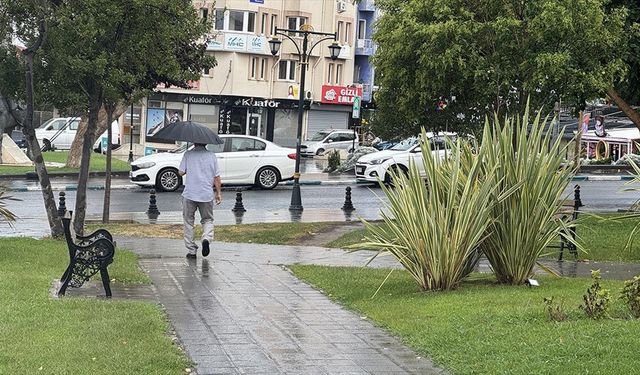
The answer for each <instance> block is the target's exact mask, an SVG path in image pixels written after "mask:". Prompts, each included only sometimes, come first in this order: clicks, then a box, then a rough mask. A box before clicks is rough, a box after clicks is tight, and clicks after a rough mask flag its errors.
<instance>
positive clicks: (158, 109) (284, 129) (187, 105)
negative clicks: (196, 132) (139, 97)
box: [143, 92, 298, 148]
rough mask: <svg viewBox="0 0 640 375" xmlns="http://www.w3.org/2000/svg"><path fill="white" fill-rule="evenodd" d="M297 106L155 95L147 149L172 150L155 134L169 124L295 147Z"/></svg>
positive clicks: (231, 98)
mask: <svg viewBox="0 0 640 375" xmlns="http://www.w3.org/2000/svg"><path fill="white" fill-rule="evenodd" d="M297 107H298V102H297V101H296V100H290V99H264V98H256V97H242V96H224V95H220V96H216V95H193V94H177V93H162V92H159V93H153V94H152V95H150V96H149V97H148V98H147V106H146V109H145V110H146V116H145V119H146V121H145V122H144V124H143V125H144V126H143V134H144V142H145V143H146V144H147V146H150V147H156V148H169V146H170V145H171V144H173V142H170V143H168V142H164V141H163V140H161V139H158V138H156V137H155V134H156V133H157V132H158V131H159V130H160V129H162V128H163V127H164V126H165V125H166V124H169V123H172V122H176V121H183V120H191V121H194V122H198V123H200V124H203V125H206V126H208V127H210V128H211V129H214V130H215V131H217V132H218V133H219V134H245V135H253V136H257V137H260V138H263V139H267V140H269V141H273V142H275V143H277V144H279V145H282V146H292V145H294V146H295V144H296V125H297V114H298V110H297Z"/></svg>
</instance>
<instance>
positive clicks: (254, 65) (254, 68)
mask: <svg viewBox="0 0 640 375" xmlns="http://www.w3.org/2000/svg"><path fill="white" fill-rule="evenodd" d="M257 75H258V58H257V57H252V58H251V59H250V60H249V79H256V78H257Z"/></svg>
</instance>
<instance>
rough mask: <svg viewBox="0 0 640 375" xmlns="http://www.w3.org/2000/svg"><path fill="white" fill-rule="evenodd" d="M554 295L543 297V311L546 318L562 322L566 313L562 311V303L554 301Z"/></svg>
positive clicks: (565, 317)
mask: <svg viewBox="0 0 640 375" xmlns="http://www.w3.org/2000/svg"><path fill="white" fill-rule="evenodd" d="M554 299H555V298H554V297H549V298H545V299H544V313H545V315H546V316H547V319H549V320H551V321H554V322H562V321H564V320H566V319H567V313H566V312H565V311H564V303H563V302H562V301H560V302H556V301H555V300H554Z"/></svg>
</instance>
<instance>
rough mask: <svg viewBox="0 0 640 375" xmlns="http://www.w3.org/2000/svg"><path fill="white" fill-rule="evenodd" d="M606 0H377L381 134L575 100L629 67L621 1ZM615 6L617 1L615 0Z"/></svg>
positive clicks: (459, 126)
mask: <svg viewBox="0 0 640 375" xmlns="http://www.w3.org/2000/svg"><path fill="white" fill-rule="evenodd" d="M606 4H608V1H607V0H502V1H495V0H379V1H376V5H377V6H378V7H379V8H380V9H381V10H382V12H383V15H382V16H381V17H380V19H379V21H378V23H377V31H376V33H375V35H374V39H375V41H376V43H377V45H378V49H377V52H376V55H375V57H374V63H375V67H376V75H377V77H379V78H380V79H379V84H380V91H379V92H377V94H376V102H377V105H378V108H379V110H378V111H377V113H376V117H375V123H376V125H374V130H376V131H377V132H378V133H379V134H381V135H383V136H392V135H414V134H417V133H418V132H419V129H420V127H426V128H427V130H444V129H449V130H463V129H470V128H471V129H473V128H477V126H478V125H479V124H480V123H482V121H483V120H484V117H485V116H486V115H490V114H492V113H494V112H497V113H499V114H501V115H503V114H507V113H516V112H520V111H521V110H522V108H523V107H524V106H525V105H526V102H527V99H528V98H530V100H531V105H532V107H533V108H545V109H546V110H551V109H552V108H553V105H554V103H555V102H556V101H559V100H562V102H563V103H569V104H572V105H575V106H576V107H581V106H584V103H585V101H586V100H590V99H595V98H598V97H603V96H604V92H605V91H606V89H607V88H609V87H610V86H611V85H612V84H613V83H614V82H617V81H619V80H620V79H621V78H622V77H624V76H625V74H626V72H627V64H626V63H625V61H624V56H625V53H624V51H626V48H627V45H626V36H625V22H626V21H627V16H628V10H627V9H626V8H624V7H620V6H610V7H605V5H606ZM621 5H622V4H621Z"/></svg>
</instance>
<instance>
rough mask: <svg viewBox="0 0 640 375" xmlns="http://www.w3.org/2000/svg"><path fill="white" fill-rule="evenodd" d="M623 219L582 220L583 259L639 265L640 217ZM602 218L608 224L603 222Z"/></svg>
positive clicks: (552, 252) (358, 238) (350, 240)
mask: <svg viewBox="0 0 640 375" xmlns="http://www.w3.org/2000/svg"><path fill="white" fill-rule="evenodd" d="M620 217H621V215H617V214H608V215H604V216H602V217H601V218H599V217H595V216H590V215H587V214H583V215H582V216H581V218H580V220H581V223H580V226H579V227H578V235H579V237H580V238H579V241H581V242H582V243H583V245H584V247H585V250H586V251H587V252H586V253H580V254H579V258H580V259H589V260H595V261H603V260H606V261H616V262H637V261H640V232H639V233H637V235H636V236H634V241H633V242H632V246H631V247H630V248H628V249H625V245H626V242H627V240H628V239H629V236H630V234H631V231H632V230H633V228H634V227H635V226H636V225H638V223H639V222H640V217H636V218H631V219H625V220H617V221H614V220H611V219H615V218H620ZM603 218H604V219H606V220H603ZM380 225H384V224H380ZM365 235H366V230H365V229H359V230H355V231H353V232H349V233H346V234H344V235H342V236H340V237H339V238H337V239H335V240H333V241H331V242H329V243H328V244H327V246H328V247H339V248H344V247H347V246H349V245H351V244H355V243H360V242H362V241H363V239H364V237H365ZM558 244H559V242H558ZM554 245H555V244H554ZM558 251H559V250H558V249H552V248H550V249H549V254H548V256H550V257H553V258H556V257H557V256H558ZM565 251H566V250H565ZM567 254H568V253H565V259H573V256H568V257H567Z"/></svg>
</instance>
